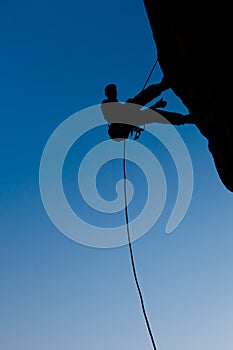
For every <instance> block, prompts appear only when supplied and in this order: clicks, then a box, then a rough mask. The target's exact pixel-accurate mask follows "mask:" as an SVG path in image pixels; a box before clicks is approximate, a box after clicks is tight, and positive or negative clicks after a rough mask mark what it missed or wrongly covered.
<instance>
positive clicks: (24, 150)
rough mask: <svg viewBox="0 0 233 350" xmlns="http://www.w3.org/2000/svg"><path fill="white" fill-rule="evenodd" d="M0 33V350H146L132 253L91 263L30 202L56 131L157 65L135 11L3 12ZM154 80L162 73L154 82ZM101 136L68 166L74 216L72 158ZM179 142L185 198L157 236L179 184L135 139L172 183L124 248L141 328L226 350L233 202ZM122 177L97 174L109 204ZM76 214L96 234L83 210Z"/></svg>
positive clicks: (9, 6)
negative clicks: (175, 222)
mask: <svg viewBox="0 0 233 350" xmlns="http://www.w3.org/2000/svg"><path fill="white" fill-rule="evenodd" d="M0 32H1V33H2V35H1V44H0V45H1V55H0V62H1V64H0V70H1V73H0V76H1V80H0V88H1V104H0V113H1V138H0V143H1V147H0V150H1V182H0V186H1V192H0V204H1V214H0V215H1V235H0V276H1V286H0V348H1V349H4V350H15V349H17V350H41V349H43V350H55V349H56V350H77V349H79V350H90V349H93V350H103V349H104V350H105V349H111V350H119V349H122V350H124V349H125V350H126V349H127V350H129V349H134V350H142V349H143V350H147V349H148V350H149V349H152V347H151V343H150V339H149V336H148V333H147V329H146V327H145V322H144V319H143V316H142V312H141V309H140V303H139V298H138V294H137V291H136V288H135V284H134V280H133V276H132V271H131V266H130V259H129V251H128V247H127V246H122V247H118V248H112V249H98V248H92V247H88V246H85V245H82V244H78V243H76V242H74V241H72V240H70V239H68V238H67V237H66V236H65V235H64V234H62V233H61V232H60V231H59V230H58V229H57V228H56V227H55V226H54V225H53V223H52V222H51V220H50V218H49V217H48V215H47V213H46V211H45V209H44V206H43V203H42V200H41V196H40V189H39V166H40V160H41V156H42V152H43V149H44V147H45V144H46V142H47V140H48V138H49V137H50V135H51V134H52V132H53V131H54V130H55V129H56V128H57V127H58V126H59V125H60V123H62V122H63V121H64V120H66V118H68V117H69V116H71V115H72V114H74V113H76V112H78V111H81V110H82V109H83V108H87V107H89V106H92V105H96V104H99V103H100V102H101V100H102V99H103V98H104V95H103V90H104V86H105V85H106V84H107V83H109V82H115V83H117V85H118V91H119V99H120V100H122V101H124V100H126V99H127V98H128V97H133V96H134V95H135V94H136V93H138V91H139V90H140V89H141V88H142V87H143V85H144V82H145V81H146V78H147V76H148V74H149V72H150V70H151V67H152V66H153V64H154V62H155V59H156V46H155V44H154V41H153V38H152V34H151V30H150V27H149V24H148V20H147V17H146V13H145V10H144V7H143V2H142V1H135V0H134V1H133V0H128V1H123V0H118V1H114V2H110V1H107V0H99V1H79V0H78V1H74V0H73V1H71V0H67V1H64V0H63V1H59V0H58V1H55V0H48V1H45V0H41V1H28V0H26V1H25V0H22V1H6V0H2V1H0ZM161 77H162V72H161V70H160V67H159V65H158V66H157V67H156V69H155V72H154V74H153V76H152V78H151V81H150V82H151V83H156V82H159V81H160V79H161ZM162 96H163V97H164V98H166V99H167V101H168V106H167V109H168V110H175V111H179V112H181V113H186V112H187V110H186V108H185V106H183V105H182V103H181V101H180V100H179V98H178V97H176V96H175V95H174V94H173V93H172V91H170V90H168V91H166V92H165V93H163V95H162ZM200 113H201V111H200ZM106 130H107V128H105V129H104V128H102V129H101V130H100V131H99V130H94V131H93V134H91V135H89V138H88V135H87V137H86V140H84V141H82V140H81V141H80V142H82V143H81V147H80V145H79V147H78V146H77V147H76V148H75V147H74V148H73V149H72V152H71V154H70V155H69V157H67V163H66V164H65V167H64V188H65V189H66V192H67V197H68V198H69V200H70V201H71V203H73V205H74V207H75V200H76V197H75V196H76V195H77V196H78V195H79V194H78V188H77V182H76V178H75V176H76V172H77V168H78V164H79V161H80V159H79V158H80V157H81V155H82V154H84V155H85V152H86V151H87V150H89V149H90V147H91V146H93V145H95V144H96V143H98V142H100V141H103V140H104V139H107V135H106ZM177 131H178V132H179V133H180V135H181V137H182V138H183V140H184V142H185V144H186V146H187V148H188V150H189V153H190V156H191V159H192V163H193V170H194V190H193V197H192V200H191V204H190V207H189V210H188V212H187V214H186V216H185V218H184V219H183V221H182V222H181V224H180V225H179V226H178V228H177V229H176V230H175V231H174V232H173V233H172V234H171V235H167V234H165V227H166V224H167V220H168V218H169V215H170V213H171V209H172V207H173V205H174V201H175V195H176V191H177V180H176V173H175V170H174V169H170V167H169V165H168V164H167V162H166V160H165V159H164V158H163V150H162V149H161V147H160V145H159V144H156V145H154V146H153V147H152V146H151V145H150V137H149V135H147V133H144V134H143V135H142V136H141V138H140V142H141V143H142V144H144V145H146V146H147V147H152V148H153V150H154V152H155V153H156V156H157V157H158V159H159V158H160V159H159V160H160V161H161V164H162V165H163V166H164V167H165V173H166V177H167V181H168V194H167V196H168V197H167V202H166V206H165V209H164V211H163V212H162V215H161V217H160V218H159V220H158V222H157V223H156V224H155V226H154V227H153V228H152V229H151V230H150V231H149V232H148V233H147V234H145V235H144V236H143V237H142V238H140V239H139V240H137V241H135V242H134V243H133V249H134V254H135V260H136V267H137V271H138V277H139V281H140V285H141V288H142V291H143V294H144V298H145V305H146V309H147V312H148V317H149V319H150V323H151V327H152V330H153V334H154V336H155V340H156V343H157V347H158V350H170V349H173V350H187V349H189V350H194V349H195V350H196V349H197V348H198V349H205V350H219V349H224V350H232V348H233V337H232V326H233V302H232V295H233V278H232V267H233V257H232V251H233V235H232V234H233V230H232V226H233V216H232V208H233V195H232V193H230V192H229V191H228V190H227V189H226V188H225V187H224V185H223V184H222V183H221V181H220V179H219V177H218V174H217V172H216V169H215V166H214V162H213V159H212V156H211V154H210V153H209V151H208V144H207V140H206V139H205V138H204V136H202V135H201V134H200V132H199V131H198V129H197V128H196V127H195V126H192V125H186V126H182V127H177ZM169 170H171V172H170V171H169ZM121 174H122V168H121V162H120V161H119V160H116V161H115V162H112V164H107V165H106V167H104V168H103V169H102V170H101V172H100V174H99V176H98V179H99V187H100V192H101V191H102V192H101V193H102V195H103V196H105V197H106V198H107V196H110V200H111V191H115V189H114V188H115V187H114V183H115V182H116V181H117V180H118V179H119V178H120V176H121ZM128 176H129V178H130V177H132V182H134V184H135V201H136V205H134V206H132V209H131V212H130V215H131V216H134V215H136V214H137V211H138V208H139V207H140V205H141V204H140V200H142V201H144V197H145V195H146V185H145V181H144V180H145V179H144V176H143V174H142V173H141V172H140V170H138V169H136V168H135V166H134V165H133V164H129V167H128ZM155 180H156V179H155ZM112 193H113V192H112ZM114 193H115V192H114ZM80 210H81V211H83V215H84V216H85V213H86V216H87V217H88V216H89V219H90V220H95V217H94V214H93V215H91V214H90V211H89V212H88V211H86V210H85V206H83V207H81V208H80ZM95 214H96V213H95ZM119 215H120V214H119ZM107 219H108V220H110V221H112V222H115V220H116V221H117V220H124V217H123V213H122V218H120V217H115V216H114V217H113V218H112V220H111V218H110V217H109V216H108V218H107V216H105V215H103V216H102V217H99V216H98V218H96V220H98V222H99V223H100V225H103V226H104V225H105V223H106V220H107Z"/></svg>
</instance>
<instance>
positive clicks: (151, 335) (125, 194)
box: [123, 140, 157, 350]
mask: <svg viewBox="0 0 233 350" xmlns="http://www.w3.org/2000/svg"><path fill="white" fill-rule="evenodd" d="M123 172H124V199H125V219H126V229H127V236H128V245H129V251H130V259H131V264H132V270H133V276H134V280H135V283H136V286H137V290H138V294H139V298H140V302H141V307H142V312H143V315H144V318H145V322H146V326H147V329H148V332H149V335H150V338H151V342H152V346H153V349H154V350H157V348H156V345H155V341H154V338H153V334H152V331H151V328H150V323H149V320H148V317H147V314H146V310H145V305H144V301H143V295H142V292H141V288H140V285H139V282H138V278H137V273H136V268H135V262H134V256H133V249H132V244H131V238H130V230H129V216H128V201H127V189H126V180H127V176H126V140H124V157H123Z"/></svg>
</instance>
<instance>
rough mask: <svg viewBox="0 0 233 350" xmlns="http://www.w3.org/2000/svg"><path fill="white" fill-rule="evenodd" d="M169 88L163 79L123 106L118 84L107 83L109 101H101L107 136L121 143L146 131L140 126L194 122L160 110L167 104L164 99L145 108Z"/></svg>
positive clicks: (106, 89) (128, 100)
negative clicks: (118, 95) (107, 126)
mask: <svg viewBox="0 0 233 350" xmlns="http://www.w3.org/2000/svg"><path fill="white" fill-rule="evenodd" d="M168 88H169V86H168V84H167V82H166V80H165V79H164V78H163V79H162V80H161V82H160V83H158V84H152V85H150V86H148V87H147V88H145V89H143V90H142V91H141V92H139V93H138V94H137V95H136V96H135V97H133V98H128V99H127V100H126V102H125V103H120V102H119V101H118V99H117V85H116V84H108V85H107V86H106V87H105V90H104V92H105V96H106V97H107V98H106V99H104V100H103V101H102V103H101V110H102V113H103V115H104V118H105V119H106V121H107V122H108V123H109V129H108V134H109V136H110V138H111V139H114V140H116V141H121V140H124V139H126V138H128V137H129V135H132V134H133V132H136V135H135V138H134V139H137V138H138V137H139V136H140V133H141V131H142V130H143V129H142V128H140V126H142V125H145V124H150V123H162V124H168V123H170V124H173V125H183V124H186V123H192V117H191V116H190V115H186V116H184V115H183V114H180V113H175V112H169V111H164V110H162V109H160V108H164V107H165V106H166V105H167V102H166V101H164V100H163V98H161V99H160V100H159V101H157V102H156V103H154V104H153V105H152V106H150V107H146V108H143V107H145V106H146V105H147V104H148V103H149V102H151V101H152V100H153V99H155V98H156V97H158V96H159V95H160V94H161V93H162V92H163V91H165V90H167V89H168ZM161 116H162V117H161Z"/></svg>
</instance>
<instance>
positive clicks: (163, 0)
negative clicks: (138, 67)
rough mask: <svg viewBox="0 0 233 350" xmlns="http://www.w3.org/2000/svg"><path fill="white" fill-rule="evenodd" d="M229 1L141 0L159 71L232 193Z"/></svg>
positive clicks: (231, 20)
mask: <svg viewBox="0 0 233 350" xmlns="http://www.w3.org/2000/svg"><path fill="white" fill-rule="evenodd" d="M230 4H231V3H230V2H228V1H226V0H223V1H222V2H221V3H218V2H216V3H214V2H211V3H210V4H209V7H206V3H205V2H204V1H200V0H196V1H194V0H190V1H185V2H184V1H181V0H177V1H174V0H144V5H145V9H146V12H147V15H148V19H149V22H150V26H151V29H152V33H153V37H154V40H155V45H156V48H157V52H158V58H159V63H160V66H161V69H162V71H163V74H164V76H165V77H166V78H167V80H168V82H169V86H170V87H171V89H172V90H173V92H174V93H175V94H176V95H177V96H178V97H179V98H180V99H181V100H182V102H183V104H184V105H185V106H186V107H187V108H188V110H189V112H190V114H192V115H193V117H194V120H195V124H196V126H197V127H198V129H199V130H200V132H201V133H202V134H203V135H204V136H205V137H206V139H207V140H208V147H209V150H210V152H211V154H212V156H213V159H214V162H215V166H216V169H217V172H218V174H219V177H220V179H221V181H222V183H223V184H224V185H225V187H226V188H227V189H228V190H229V191H231V192H233V126H232V125H233V124H232V119H233V91H232V82H233V53H232V47H231V46H232V23H233V18H231V6H230Z"/></svg>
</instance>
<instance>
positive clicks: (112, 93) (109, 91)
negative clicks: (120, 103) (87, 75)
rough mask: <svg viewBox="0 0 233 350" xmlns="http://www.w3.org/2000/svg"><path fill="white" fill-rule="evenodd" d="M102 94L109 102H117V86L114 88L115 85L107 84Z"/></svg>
mask: <svg viewBox="0 0 233 350" xmlns="http://www.w3.org/2000/svg"><path fill="white" fill-rule="evenodd" d="M104 93H105V96H106V97H107V98H108V100H109V101H110V102H116V101H117V86H116V84H108V85H107V86H106V87H105V89H104Z"/></svg>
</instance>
